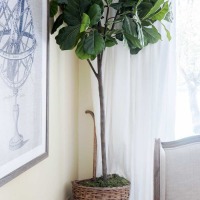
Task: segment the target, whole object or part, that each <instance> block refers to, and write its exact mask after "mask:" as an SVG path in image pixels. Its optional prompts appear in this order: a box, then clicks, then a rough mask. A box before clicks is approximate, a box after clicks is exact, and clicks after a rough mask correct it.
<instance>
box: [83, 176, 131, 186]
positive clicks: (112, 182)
mask: <svg viewBox="0 0 200 200" xmlns="http://www.w3.org/2000/svg"><path fill="white" fill-rule="evenodd" d="M80 185H82V186H86V187H108V188H112V187H123V186H127V185H130V182H129V181H128V180H126V179H125V178H123V177H120V176H119V175H117V174H113V175H109V176H108V178H107V179H106V180H104V178H103V176H101V177H99V178H96V179H91V180H85V181H81V182H80Z"/></svg>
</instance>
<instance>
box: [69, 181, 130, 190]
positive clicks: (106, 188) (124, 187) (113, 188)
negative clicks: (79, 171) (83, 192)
mask: <svg viewBox="0 0 200 200" xmlns="http://www.w3.org/2000/svg"><path fill="white" fill-rule="evenodd" d="M87 180H91V179H83V180H74V181H72V185H73V186H78V187H79V188H87V189H93V190H94V189H95V190H116V189H130V186H131V183H130V184H129V185H126V186H121V187H87V186H83V185H80V184H79V183H80V182H81V181H87Z"/></svg>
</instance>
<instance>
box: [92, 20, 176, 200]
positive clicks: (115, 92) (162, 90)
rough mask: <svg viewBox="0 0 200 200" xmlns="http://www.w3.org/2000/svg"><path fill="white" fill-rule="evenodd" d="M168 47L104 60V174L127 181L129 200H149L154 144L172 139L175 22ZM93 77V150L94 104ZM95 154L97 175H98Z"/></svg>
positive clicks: (116, 53) (118, 52) (122, 50)
mask: <svg viewBox="0 0 200 200" xmlns="http://www.w3.org/2000/svg"><path fill="white" fill-rule="evenodd" d="M169 29H170V31H171V34H172V36H173V40H172V41H171V42H170V43H169V42H168V41H167V39H166V38H165V32H164V31H163V30H162V35H163V41H161V42H159V43H158V44H156V45H150V46H148V47H146V48H145V49H144V50H143V51H141V52H140V53H139V54H138V55H135V56H131V55H130V53H129V50H128V48H127V47H126V45H124V44H119V45H118V46H116V47H114V48H111V49H107V50H106V52H105V55H104V61H103V66H104V90H105V106H106V137H107V138H106V139H107V144H106V145H107V156H108V158H107V159H108V172H109V173H117V174H120V175H123V176H125V177H127V178H129V179H130V180H131V184H132V190H131V198H130V199H131V200H152V199H153V184H152V183H153V148H154V139H155V138H157V137H160V138H162V140H171V139H173V138H174V121H175V119H174V118H175V115H174V114H175V90H176V87H175V86H176V65H175V54H176V53H175V23H173V25H170V27H169ZM91 76H92V92H93V104H94V112H95V115H96V125H97V134H98V135H97V137H98V146H99V147H100V144H99V142H100V136H99V130H100V127H99V100H98V89H97V81H96V78H95V77H94V76H93V74H92V75H91ZM100 153H101V152H100V149H98V169H97V174H98V175H101V156H100Z"/></svg>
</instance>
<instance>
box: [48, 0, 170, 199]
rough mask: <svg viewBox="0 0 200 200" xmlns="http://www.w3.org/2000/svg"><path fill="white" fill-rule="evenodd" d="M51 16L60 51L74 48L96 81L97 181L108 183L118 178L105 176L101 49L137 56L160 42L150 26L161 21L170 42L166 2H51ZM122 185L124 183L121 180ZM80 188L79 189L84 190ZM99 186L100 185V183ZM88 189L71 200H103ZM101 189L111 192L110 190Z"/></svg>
mask: <svg viewBox="0 0 200 200" xmlns="http://www.w3.org/2000/svg"><path fill="white" fill-rule="evenodd" d="M56 14H57V15H56ZM55 15H56V16H57V18H56V20H55V22H54V24H53V28H52V32H51V33H52V34H53V33H54V32H56V31H57V29H58V28H59V29H60V30H59V32H58V34H57V36H56V38H55V39H56V42H57V44H58V45H59V46H60V49H61V50H71V49H74V48H75V49H76V50H75V52H76V55H77V56H78V58H79V59H82V60H84V59H85V60H87V62H88V64H89V66H90V68H91V69H92V71H93V73H94V75H95V77H96V78H97V81H98V86H99V87H98V88H99V100H100V125H101V126H100V127H101V153H102V177H101V178H100V179H98V181H100V182H101V183H102V182H109V181H108V180H110V177H111V179H112V178H113V177H114V178H117V179H118V178H119V177H118V176H117V175H112V176H108V174H107V163H106V146H105V144H106V141H105V110H104V90H103V81H102V67H103V66H102V60H103V54H104V50H105V49H106V48H110V47H113V46H115V45H117V44H118V42H121V41H124V42H126V43H127V46H128V48H129V49H130V53H131V54H137V53H138V52H139V51H141V50H142V49H143V48H144V47H146V46H147V45H148V44H154V43H156V42H158V41H159V40H161V34H160V33H159V31H158V30H157V28H156V27H155V26H154V24H155V22H157V21H158V22H161V24H162V26H163V27H164V29H165V31H166V34H167V37H168V39H169V40H170V39H171V36H170V33H169V31H168V30H167V29H166V27H165V25H164V24H163V23H162V21H163V20H166V21H168V22H171V9H170V3H169V0H117V1H113V0H51V2H50V16H51V17H54V16H55ZM93 60H94V62H97V69H95V68H94V66H93V64H92V63H93V62H92V61H93ZM98 181H97V182H98ZM122 182H126V181H124V179H123V180H122ZM83 183H84V181H81V182H80V184H83ZM74 184H75V185H76V188H75V189H74V193H77V191H78V192H80V191H79V189H77V187H78V186H77V184H79V183H77V182H76V183H74ZM83 185H84V184H83ZM83 185H82V186H80V187H82V188H87V187H85V186H83ZM101 185H103V186H104V184H101ZM105 185H106V184H105ZM125 185H129V182H126V183H125ZM91 186H92V185H89V187H88V189H86V190H87V192H86V193H84V192H83V191H81V192H80V193H81V194H74V196H75V197H74V199H87V200H89V199H107V198H106V195H105V194H102V196H103V197H102V198H101V197H98V198H96V197H94V196H95V195H97V193H98V194H100V193H101V190H102V189H100V188H99V187H97V191H96V192H94V190H95V188H92V187H91ZM108 186H109V184H108ZM122 186H123V184H122ZM74 187H75V186H74ZM118 188H119V190H121V191H122V193H123V192H124V190H123V188H125V190H127V191H128V190H129V186H125V187H118ZM103 190H104V192H105V191H108V193H111V192H110V188H107V189H105V188H104V189H103ZM127 191H125V195H124V197H123V198H122V196H120V194H117V195H118V196H120V197H119V198H117V196H116V197H112V198H111V199H128V196H129V192H127ZM83 193H84V195H85V197H83V196H78V195H83ZM90 193H91V194H90ZM112 193H113V192H112ZM97 196H98V195H97ZM109 198H110V197H108V199H109Z"/></svg>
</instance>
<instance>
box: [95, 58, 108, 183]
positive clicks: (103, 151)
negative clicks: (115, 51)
mask: <svg viewBox="0 0 200 200" xmlns="http://www.w3.org/2000/svg"><path fill="white" fill-rule="evenodd" d="M97 64H98V78H97V79H98V86H99V100H100V120H101V124H100V125H101V126H100V129H101V156H102V172H103V178H104V180H105V179H107V160H106V139H105V108H104V91H103V80H102V55H98V60H97Z"/></svg>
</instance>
